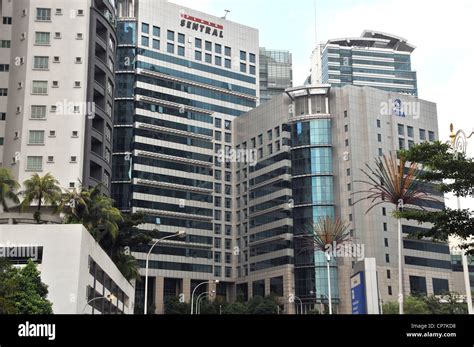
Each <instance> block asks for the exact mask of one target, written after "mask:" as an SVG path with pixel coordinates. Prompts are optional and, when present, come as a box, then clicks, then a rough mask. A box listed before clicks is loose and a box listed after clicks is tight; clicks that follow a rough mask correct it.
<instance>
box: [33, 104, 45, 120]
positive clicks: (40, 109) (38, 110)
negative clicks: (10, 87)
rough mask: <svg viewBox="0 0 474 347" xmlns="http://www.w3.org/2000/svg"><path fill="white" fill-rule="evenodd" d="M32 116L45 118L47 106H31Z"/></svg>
mask: <svg viewBox="0 0 474 347" xmlns="http://www.w3.org/2000/svg"><path fill="white" fill-rule="evenodd" d="M31 118H32V119H44V118H46V106H39V105H32V106H31Z"/></svg>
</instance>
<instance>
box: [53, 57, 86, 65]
mask: <svg viewBox="0 0 474 347" xmlns="http://www.w3.org/2000/svg"><path fill="white" fill-rule="evenodd" d="M60 61H61V58H59V57H58V56H54V57H53V63H59V62H60ZM81 61H82V59H81ZM76 64H79V63H78V62H77V58H76Z"/></svg>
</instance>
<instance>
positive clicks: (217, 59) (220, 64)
mask: <svg viewBox="0 0 474 347" xmlns="http://www.w3.org/2000/svg"><path fill="white" fill-rule="evenodd" d="M215 63H216V65H217V66H222V58H221V57H215Z"/></svg>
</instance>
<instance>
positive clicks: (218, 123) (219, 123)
mask: <svg viewBox="0 0 474 347" xmlns="http://www.w3.org/2000/svg"><path fill="white" fill-rule="evenodd" d="M214 125H215V127H216V128H219V129H220V128H222V120H221V119H220V118H214Z"/></svg>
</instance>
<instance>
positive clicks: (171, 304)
mask: <svg viewBox="0 0 474 347" xmlns="http://www.w3.org/2000/svg"><path fill="white" fill-rule="evenodd" d="M190 313H191V306H190V304H188V303H184V302H180V301H179V299H178V298H168V299H166V300H165V314H174V315H184V314H190Z"/></svg>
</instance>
